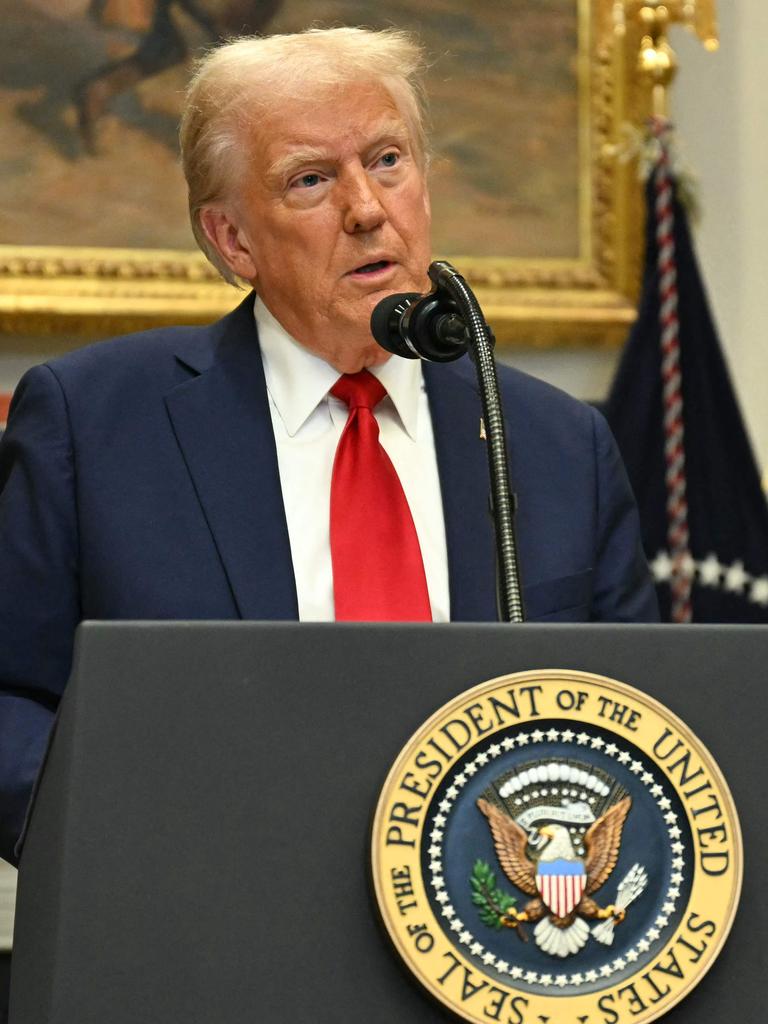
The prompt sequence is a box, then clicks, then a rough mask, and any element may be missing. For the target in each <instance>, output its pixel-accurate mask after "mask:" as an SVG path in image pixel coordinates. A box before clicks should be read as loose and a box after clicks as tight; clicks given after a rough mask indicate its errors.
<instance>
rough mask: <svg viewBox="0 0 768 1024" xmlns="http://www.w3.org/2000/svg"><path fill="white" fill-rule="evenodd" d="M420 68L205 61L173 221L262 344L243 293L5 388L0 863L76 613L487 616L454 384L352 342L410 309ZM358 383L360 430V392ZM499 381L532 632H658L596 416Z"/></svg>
mask: <svg viewBox="0 0 768 1024" xmlns="http://www.w3.org/2000/svg"><path fill="white" fill-rule="evenodd" d="M421 66H422V56H421V53H420V51H419V49H418V47H417V46H415V44H414V43H413V42H412V41H410V40H409V39H408V38H407V37H405V36H403V35H401V34H399V33H396V32H388V33H373V32H367V31H363V30H359V29H335V30H331V31H327V32H320V31H313V32H308V33H304V34H301V35H298V36H285V37H271V38H267V39H263V40H255V39H245V40H240V41H237V42H234V43H231V44H228V45H226V46H223V47H221V48H220V49H218V50H216V51H214V52H213V53H212V55H210V56H209V57H208V58H207V59H206V60H204V61H203V63H202V65H201V67H200V69H199V70H198V73H197V76H196V77H195V79H194V81H193V83H192V85H191V87H190V92H189V96H188V102H187V108H186V113H185V115H184V119H183V123H182V150H183V160H184V167H185V173H186V176H187V181H188V185H189V200H190V211H191V216H192V222H193V226H194V230H195V234H196V237H197V238H198V240H199V242H200V244H201V246H202V247H203V249H204V251H205V252H206V253H207V254H208V256H209V258H210V259H211V260H212V261H213V262H214V263H215V265H216V266H217V267H219V269H220V270H221V272H222V273H223V274H224V276H225V277H226V278H227V279H229V280H235V279H236V278H242V279H245V280H246V281H249V282H250V283H251V285H252V286H253V288H254V289H255V292H256V294H257V296H258V298H257V300H256V304H255V318H256V325H254V300H253V298H252V296H248V297H247V298H246V299H245V301H244V302H243V303H242V304H241V305H240V307H239V308H238V309H236V310H235V311H234V312H233V313H232V314H230V315H229V316H227V317H225V318H224V319H223V320H222V321H220V322H219V323H217V324H214V325H213V326H212V327H208V328H176V329H173V330H156V331H150V332H146V333H144V334H139V335H135V336H133V337H130V338H121V339H116V340H114V341H111V342H106V343H103V344H101V345H96V346H92V347H90V348H86V349H83V350H81V351H79V352H75V353H72V354H70V355H68V356H65V357H63V358H61V359H57V360H54V361H52V362H51V363H49V364H48V365H46V366H43V367H38V368H36V369H34V370H32V371H30V373H29V374H28V375H27V376H26V377H25V378H24V380H23V381H22V383H21V384H20V385H19V388H18V390H17V394H16V396H15V399H14V404H13V408H12V411H11V416H10V421H9V425H8V430H7V434H6V437H5V439H4V442H3V448H2V452H1V454H0V487H2V493H1V494H0V578H2V580H3V587H2V594H0V681H2V687H3V692H2V694H1V695H0V758H2V763H1V764H0V784H1V785H2V787H3V791H2V797H1V806H2V822H1V826H2V833H1V837H0V851H1V852H2V854H3V856H5V857H8V858H9V859H12V858H13V857H14V847H15V848H16V854H18V845H17V842H18V837H19V834H20V832H21V830H22V825H23V819H24V813H25V809H26V807H27V804H28V799H29V793H30V788H31V786H32V782H33V779H34V777H35V774H36V772H37V769H38V767H39V764H40V759H41V757H42V753H43V749H44V745H45V741H46V737H47V735H48V731H49V728H50V724H51V721H52V717H53V713H54V710H55V707H56V705H57V703H58V700H59V697H60V695H61V692H62V690H63V687H64V684H65V682H66V678H67V674H68V672H69V668H70V664H71V657H72V640H73V633H74V630H75V627H76V625H77V623H78V622H79V621H80V620H81V619H83V618H91V619H120V618H124V619H169V618H170V619H232V618H248V619H292V618H297V617H298V618H300V619H302V620H313V619H314V620H318V619H320V620H322V619H326V620H327V619H333V618H334V617H337V618H362V619H364V618H391V619H397V618H415V619H418V618H422V619H423V618H431V619H433V620H435V621H445V620H447V619H449V618H450V619H453V620H463V621H481V620H489V621H490V620H493V619H495V617H496V607H495V579H494V564H495V563H494V548H493V533H492V530H491V526H490V523H489V517H488V512H487V494H488V482H487V462H486V452H485V442H484V441H483V439H482V438H481V436H480V429H479V426H480V406H479V400H478V396H477V393H476V388H475V384H474V374H473V371H472V368H471V367H470V366H468V365H467V360H466V359H463V360H461V361H459V362H458V363H452V364H448V365H442V366H436V365H435V366H433V365H429V366H425V368H424V371H423V374H422V366H421V364H420V363H419V362H417V361H408V360H401V359H395V358H393V359H390V358H389V357H388V356H387V355H386V353H384V352H383V351H382V350H381V349H379V348H378V347H377V346H376V344H375V343H374V341H373V339H372V338H371V335H370V330H369V318H370V314H371V310H372V309H373V308H374V306H375V305H376V304H377V302H378V301H379V300H380V299H381V298H382V297H384V296H385V295H388V294H390V293H393V292H401V291H416V292H421V291H424V290H426V289H427V277H426V268H427V266H428V263H429V260H430V245H429V225H430V214H429V199H428V194H427V187H426V164H427V157H426V151H425V144H424V135H423V129H422V126H421V125H422V121H421V111H420V100H419V95H420V93H419V85H418V76H419V73H420V70H421ZM362 371H366V372H362ZM340 375H343V376H341V379H340ZM371 381H373V385H372V387H373V391H376V389H379V391H378V394H376V395H375V396H374V398H373V399H371V401H370V403H369V405H370V406H374V405H375V419H374V418H373V417H374V414H373V412H372V409H371V408H368V407H367V406H365V403H364V401H363V400H362V399H358V398H356V397H355V396H354V395H353V394H352V391H354V389H355V388H356V387H358V386H360V387H363V388H370V386H371ZM377 381H378V382H379V383H377ZM501 383H502V389H503V392H504V398H505V404H506V413H507V418H508V434H509V438H510V449H511V466H512V477H513V486H514V489H515V491H516V492H517V495H518V499H519V509H520V511H519V515H518V531H519V547H520V562H521V570H522V578H523V581H524V583H525V590H524V597H525V602H526V606H527V612H528V617H529V619H532V620H539V621H543V620H546V621H556V620H573V621H585V620H588V619H603V620H611V619H613V620H625V621H632V620H646V619H652V618H653V617H654V616H655V599H654V596H653V591H652V587H651V584H650V581H649V579H648V573H647V569H646V567H645V565H644V562H643V557H642V553H641V550H640V544H639V539H638V524H637V516H636V512H635V509H634V505H633V502H632V498H631V495H630V492H629V488H628V485H627V482H626V478H625V476H624V473H623V469H622V467H621V464H620V461H619V458H618V455H617V453H616V449H615V446H614V444H613V442H612V440H611V438H610V435H609V434H608V431H607V429H606V427H605V426H604V424H603V422H602V420H601V419H600V418H599V417H598V416H597V414H596V413H594V411H593V410H591V409H589V408H588V407H586V406H583V405H582V404H580V403H578V402H575V401H574V400H573V399H570V398H568V397H567V396H565V395H563V394H562V393H560V392H558V391H556V390H554V389H552V388H550V387H548V386H547V385H544V384H542V383H540V382H537V381H534V380H532V379H530V378H527V377H525V376H524V375H522V374H520V373H517V372H516V371H513V370H503V371H502V373H501ZM381 385H383V388H385V389H386V396H385V397H383V398H382V397H381V393H382V391H383V388H382V387H381ZM348 405H349V406H350V408H349V409H348V408H347V406H348ZM345 424H348V426H347V428H346V430H345ZM377 428H380V430H381V442H382V445H381V446H380V445H379V443H378V439H377V437H376V434H377ZM360 446H362V447H360ZM382 447H383V449H384V450H385V451H386V454H383V453H382ZM361 451H363V452H364V453H365V454H364V457H361V456H360V452H361ZM334 462H335V463H336V468H334ZM393 466H394V469H393ZM395 492H399V493H395ZM380 493H381V494H384V493H386V494H387V498H386V501H384V499H382V501H381V502H379V501H378V500H377V496H378V495H379V494H380ZM390 500H391V504H390ZM380 505H383V506H384V509H383V513H382V508H380V507H379V506H380ZM395 507H396V508H397V512H396V513H395V512H392V511H391V509H393V508H395ZM392 518H397V519H398V523H397V527H396V529H395V531H394V532H395V533H397V537H398V539H397V540H396V541H394V542H392V541H389V540H387V539H386V538H388V537H389V536H390V533H389V523H388V520H389V519H392ZM385 535H386V537H385ZM382 541H385V542H384V543H382ZM393 545H394V546H393ZM392 566H394V567H395V570H396V571H395V573H394V576H393V574H392V571H391V570H392ZM399 574H402V575H403V576H404V577H405V576H407V577H408V582H407V585H405V587H404V589H405V590H406V591H407V598H406V603H407V605H408V608H407V609H406V610H405V611H404V610H403V608H402V606H401V605H400V604H398V602H399V601H400V600H401V595H400V594H399V593H397V594H393V593H392V592H391V591H392V589H395V590H397V591H400V589H401V587H400V576H399ZM340 608H341V609H342V610H341V611H340ZM371 608H375V609H382V611H381V613H378V612H377V613H376V614H371V612H370V609H371Z"/></svg>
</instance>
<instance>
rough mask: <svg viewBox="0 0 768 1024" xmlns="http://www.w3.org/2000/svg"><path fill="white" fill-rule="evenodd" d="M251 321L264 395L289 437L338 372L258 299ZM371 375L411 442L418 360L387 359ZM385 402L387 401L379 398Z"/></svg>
mask: <svg viewBox="0 0 768 1024" xmlns="http://www.w3.org/2000/svg"><path fill="white" fill-rule="evenodd" d="M254 316H255V317H256V326H257V328H258V332H259V343H260V345H261V355H262V359H263V362H264V377H265V379H266V383H267V390H268V391H269V394H270V397H271V399H272V401H273V403H274V405H275V408H276V409H277V412H278V414H279V415H280V418H281V419H282V421H283V424H284V425H285V429H286V431H287V432H288V434H289V436H290V437H293V436H294V435H295V434H296V433H297V432H298V431H299V430H300V429H301V427H302V425H303V424H304V423H305V422H306V421H307V419H308V418H309V417H310V416H311V415H312V413H313V412H314V411H315V409H316V408H317V406H318V405H319V404H320V402H322V401H323V399H324V398H325V397H326V396H327V394H328V392H329V391H330V389H331V388H332V387H333V385H334V384H335V383H336V381H337V380H338V379H339V372H338V370H335V369H334V368H333V367H332V366H331V365H330V364H329V363H326V362H325V360H324V359H321V358H320V357H319V356H316V355H314V354H313V353H312V352H310V351H309V350H308V349H306V348H304V346H303V345H301V344H300V343H299V342H298V341H296V339H295V338H293V337H291V335H290V334H289V333H288V332H287V331H286V330H285V328H284V327H283V326H282V324H280V323H279V322H278V321H277V320H276V319H275V318H274V316H273V315H272V314H271V313H270V311H269V310H268V309H267V307H266V306H265V305H264V303H263V302H262V300H261V299H260V298H259V297H258V296H257V297H256V302H255V305H254ZM371 373H372V374H373V375H374V376H375V377H378V379H379V380H380V381H381V383H382V384H383V385H384V387H385V388H386V389H387V394H388V395H389V397H390V399H391V400H392V404H393V405H394V407H395V411H396V412H397V414H398V416H399V417H400V420H401V422H402V424H403V427H404V428H405V430H406V432H407V433H408V435H409V437H410V438H411V439H412V440H416V437H417V431H418V421H419V404H420V396H421V391H422V390H423V386H424V385H423V379H422V372H421V361H420V360H418V359H401V358H399V357H398V356H392V358H391V359H388V360H387V361H386V363H383V364H382V365H381V366H375V367H373V369H372V370H371ZM384 401H386V399H384Z"/></svg>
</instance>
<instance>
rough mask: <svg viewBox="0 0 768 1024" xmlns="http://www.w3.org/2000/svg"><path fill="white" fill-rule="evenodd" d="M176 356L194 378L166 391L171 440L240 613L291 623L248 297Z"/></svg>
mask: <svg viewBox="0 0 768 1024" xmlns="http://www.w3.org/2000/svg"><path fill="white" fill-rule="evenodd" d="M212 330H213V331H214V332H218V337H215V338H214V344H213V346H212V347H211V346H210V345H207V346H206V347H205V350H204V351H203V350H202V349H201V350H199V351H197V352H192V353H190V351H189V350H187V351H183V352H179V353H178V355H177V358H178V359H179V360H180V361H181V362H183V363H185V364H186V365H187V366H189V367H190V368H191V369H192V370H193V371H195V373H196V376H194V377H192V378H191V379H190V380H188V381H185V382H184V383H183V384H181V385H179V386H178V387H176V388H175V389H174V390H173V391H172V392H171V393H170V394H169V395H167V396H166V406H167V409H168V413H169V416H170V418H171V422H172V424H173V429H174V432H175V434H176V438H177V440H178V443H179V447H180V448H181V451H182V454H183V457H184V460H185V462H186V464H187V468H188V470H189V473H190V475H191V477H192V480H193V483H194V486H195V490H196V493H197V496H198V499H199V501H200V504H201V506H202V509H203V512H204V514H205V517H206V521H207V522H208V526H209V528H210V530H211V534H212V536H213V540H214V543H215V545H216V548H217V550H218V553H219V557H220V558H221V562H222V565H223V567H224V571H225V573H226V575H227V578H228V580H229V585H230V587H231V590H232V594H233V596H234V599H235V603H236V604H237V608H238V611H239V613H240V615H241V617H242V618H244V619H296V618H298V606H297V600H296V585H295V580H294V575H293V565H292V562H291V549H290V543H289V539H288V528H287V525H286V521H285V511H284V507H283V499H282V493H281V489H280V474H279V470H278V464H277V453H276V450H275V441H274V435H273V432H272V421H271V417H270V412H269V405H268V398H267V390H266V384H265V381H264V370H263V367H262V362H261V354H260V351H259V346H258V339H257V336H256V328H255V324H254V320H253V301H252V297H249V299H247V300H246V301H245V302H244V303H242V304H241V306H240V307H239V308H238V309H236V310H235V311H234V313H232V314H230V316H228V317H226V318H225V319H224V320H223V321H220V323H219V324H218V325H215V327H214V328H212Z"/></svg>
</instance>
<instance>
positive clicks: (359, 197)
mask: <svg viewBox="0 0 768 1024" xmlns="http://www.w3.org/2000/svg"><path fill="white" fill-rule="evenodd" d="M342 189H343V200H342V201H343V204H344V205H343V216H344V230H345V231H346V232H347V233H348V234H350V235H353V234H357V233H358V232H361V231H373V230H374V229H375V228H377V227H380V225H381V224H383V223H384V221H385V220H386V216H387V215H386V211H385V210H384V206H383V205H382V202H381V199H380V197H379V194H378V190H377V186H376V183H375V182H374V181H372V180H371V178H370V177H369V175H368V174H367V173H366V171H365V169H364V168H360V169H359V170H358V171H357V172H355V173H350V174H349V176H348V177H347V178H346V180H344V181H343V183H342Z"/></svg>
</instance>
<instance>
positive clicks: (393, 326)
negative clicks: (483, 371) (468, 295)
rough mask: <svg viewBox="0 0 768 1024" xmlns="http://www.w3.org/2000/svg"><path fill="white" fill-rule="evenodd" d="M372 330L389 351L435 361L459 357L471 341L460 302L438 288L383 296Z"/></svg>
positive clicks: (374, 314)
mask: <svg viewBox="0 0 768 1024" xmlns="http://www.w3.org/2000/svg"><path fill="white" fill-rule="evenodd" d="M371 334H372V335H373V337H374V338H375V340H376V341H377V342H378V343H379V345H381V347H382V348H384V349H386V350H387V352H392V353H393V354H394V355H396V356H403V357H404V358H405V359H427V360H429V361H430V362H433V363H450V362H452V361H453V360H454V359H458V358H459V357H460V356H463V355H464V353H465V352H466V351H467V346H468V344H469V334H468V332H467V327H466V324H465V323H464V320H463V319H462V317H461V316H460V315H459V309H458V306H457V305H456V303H455V302H454V301H453V299H451V298H449V297H448V296H447V295H445V294H443V293H441V292H439V291H438V290H437V289H435V290H434V291H432V292H430V293H429V294H428V295H419V293H418V292H402V293H400V294H397V295H388V296H387V298H386V299H382V300H381V302H379V303H378V304H377V305H376V307H375V308H374V310H373V313H372V314H371Z"/></svg>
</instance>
